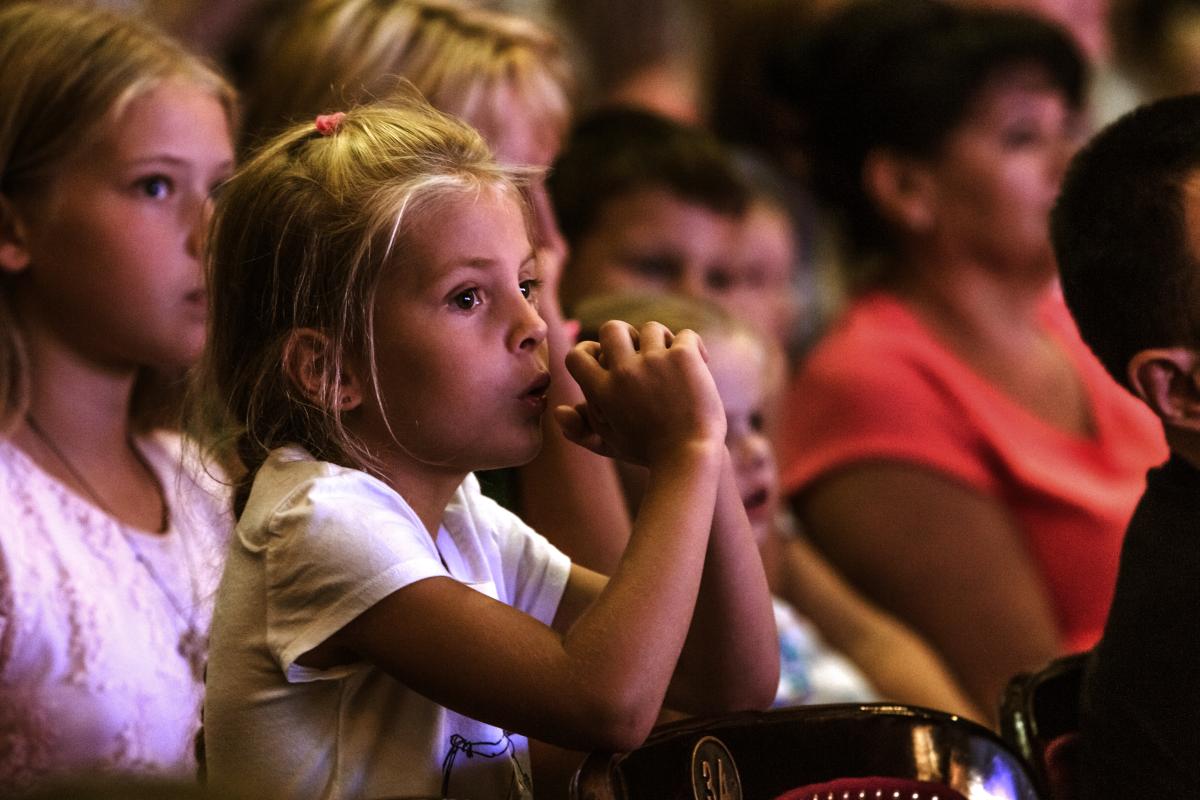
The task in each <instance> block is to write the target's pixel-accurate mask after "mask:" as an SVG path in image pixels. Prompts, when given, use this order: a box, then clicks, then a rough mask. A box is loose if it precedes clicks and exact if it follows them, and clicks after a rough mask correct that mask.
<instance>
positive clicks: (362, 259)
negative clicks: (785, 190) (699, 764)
mask: <svg viewBox="0 0 1200 800" xmlns="http://www.w3.org/2000/svg"><path fill="white" fill-rule="evenodd" d="M521 199H522V195H521V193H520V191H519V189H518V188H517V184H516V176H515V175H514V173H513V172H511V171H509V170H505V169H502V168H500V167H498V166H497V165H496V164H495V163H494V162H493V161H492V160H491V157H490V155H489V153H488V151H487V149H486V147H485V146H484V144H483V142H482V140H481V139H480V138H479V136H478V135H477V134H476V133H475V132H474V131H472V130H471V129H469V128H467V127H466V126H465V125H463V124H462V123H460V122H458V121H456V120H454V119H453V118H450V117H448V116H444V115H442V114H440V113H438V112H436V111H434V110H433V109H432V108H431V107H429V106H428V105H427V104H425V103H424V102H423V101H420V100H419V99H415V98H411V97H410V98H406V99H404V101H403V102H401V103H399V104H398V105H395V106H366V107H362V108H358V109H355V110H352V111H350V112H349V113H348V114H345V115H342V114H335V115H332V116H323V117H319V118H317V120H316V122H315V123H309V124H302V125H299V126H297V127H295V128H293V129H292V130H290V131H288V132H286V133H284V134H282V135H281V136H280V137H279V138H278V139H276V140H275V141H273V142H272V143H270V144H268V145H267V146H266V147H265V148H264V149H263V150H262V151H261V152H260V153H259V154H258V155H257V156H255V157H254V158H253V159H252V160H251V161H250V163H248V164H247V165H246V166H245V167H244V168H243V170H242V171H241V172H240V173H239V174H238V175H237V176H236V177H235V178H234V179H233V180H231V181H230V183H229V184H228V185H227V187H226V190H225V192H224V193H223V195H222V201H221V203H220V204H219V206H218V210H217V220H216V228H215V233H214V244H213V250H212V266H211V274H210V279H211V286H210V288H211V296H212V298H213V308H212V314H213V315H214V319H221V320H222V321H223V324H222V325H221V326H218V327H217V328H215V329H214V331H213V336H212V339H211V342H210V349H209V351H208V355H207V357H206V370H205V379H206V381H207V384H208V387H209V389H210V394H211V395H212V397H214V398H219V399H220V400H221V401H222V403H223V408H224V410H225V412H226V415H227V421H228V422H229V423H231V424H232V426H233V433H234V441H235V442H236V446H237V451H238V453H239V454H240V456H241V458H242V460H243V461H244V462H245V464H246V466H247V467H248V474H247V476H246V480H245V481H244V482H243V483H242V484H241V485H239V486H238V487H237V491H236V494H235V507H236V510H237V511H238V513H239V517H240V519H239V522H238V527H237V531H236V541H235V543H234V546H233V548H232V549H231V552H230V560H229V564H228V567H227V569H226V572H225V577H224V579H223V583H222V586H221V589H220V592H219V594H218V601H217V611H216V616H215V622H214V632H213V653H212V659H211V663H210V668H209V683H208V690H209V693H208V697H207V701H206V717H205V739H206V743H207V747H208V754H209V775H210V778H211V779H212V780H213V781H214V782H218V783H223V784H231V783H237V784H238V785H240V786H242V787H243V788H244V789H245V790H246V791H247V792H248V793H249V794H250V796H288V797H319V796H355V797H360V796H367V797H372V796H375V797H377V796H384V795H388V796H396V795H401V796H404V795H413V794H416V795H429V794H434V793H439V792H440V793H441V795H450V796H456V797H484V798H487V797H527V796H529V793H530V790H529V781H528V776H527V766H526V765H527V762H526V758H525V754H524V740H523V738H522V736H518V735H517V734H518V733H520V734H526V735H535V736H538V737H539V738H542V739H544V740H547V741H550V742H554V743H558V744H564V745H572V746H575V747H581V748H585V749H591V748H605V749H614V750H622V749H628V748H631V747H634V746H636V745H637V744H639V743H640V742H641V741H642V739H643V738H644V737H645V735H646V734H647V732H648V730H649V728H650V726H651V725H652V723H653V722H654V719H655V717H656V715H657V713H658V711H659V709H660V707H661V706H662V704H663V703H664V702H668V703H669V704H671V705H672V706H674V707H679V708H682V709H684V710H689V711H693V712H699V711H707V712H714V711H720V710H727V709H734V708H748V707H755V706H761V705H766V704H767V703H768V702H769V701H770V697H771V695H772V693H773V691H774V684H775V680H776V674H777V667H778V656H777V654H776V650H775V642H774V636H773V630H772V621H771V616H770V613H771V612H770V604H769V599H768V595H767V590H766V583H765V577H764V576H763V573H762V566H761V562H760V560H759V558H758V556H757V553H756V552H755V550H754V541H753V537H752V535H751V533H750V530H749V526H748V524H747V522H746V520H745V515H744V512H743V511H742V510H741V504H740V502H739V498H738V496H737V490H736V486H735V483H734V479H733V474H732V469H731V466H730V463H729V458H728V455H727V454H726V451H725V448H724V444H723V440H724V433H725V431H724V428H725V426H724V415H723V414H722V413H721V407H720V400H719V398H718V397H717V394H716V391H715V389H714V388H713V385H712V379H711V377H710V376H709V374H708V371H707V369H706V368H705V366H704V362H703V351H702V348H701V345H700V343H699V341H698V339H697V338H696V336H695V334H692V333H690V332H681V333H679V334H678V335H676V336H673V337H672V336H670V335H668V333H667V331H666V330H665V329H664V328H662V327H661V326H657V325H648V326H644V327H642V328H640V329H638V330H633V329H631V328H629V327H628V326H623V325H617V324H614V325H611V326H607V327H605V328H604V330H603V332H602V336H601V344H600V345H596V346H593V347H583V348H580V349H577V350H575V351H573V352H572V354H571V356H570V358H569V364H570V366H571V369H572V372H573V374H574V375H575V376H576V378H577V379H578V380H579V381H580V383H581V384H582V386H583V388H584V390H585V393H586V394H587V398H588V399H587V402H586V403H581V404H579V405H578V406H576V407H573V408H570V407H560V408H559V409H557V417H558V419H559V421H560V423H561V424H563V426H564V428H565V429H566V430H567V431H568V432H569V435H570V436H571V437H572V438H573V439H574V440H575V441H577V442H580V443H583V444H586V445H587V446H589V447H591V448H593V449H596V450H598V451H602V452H605V453H610V454H615V455H620V456H623V457H626V458H629V459H632V460H636V461H638V462H640V463H643V464H645V465H646V466H647V468H648V469H649V470H650V478H649V485H648V489H647V495H646V500H645V502H644V503H643V505H642V507H641V512H640V514H639V516H638V519H637V522H636V523H635V527H634V533H633V536H632V540H631V543H630V546H629V548H628V550H627V554H626V557H625V558H624V559H623V560H622V562H621V564H620V566H619V567H618V569H617V571H616V573H615V574H614V576H613V578H612V579H611V580H606V579H605V578H603V577H601V576H599V575H597V574H596V573H593V572H590V571H589V570H587V569H584V568H582V567H578V566H572V565H571V564H570V563H569V562H568V561H567V560H566V558H565V557H564V556H563V555H561V554H560V553H559V552H558V551H556V550H555V549H554V548H552V547H551V546H550V545H549V544H548V543H547V542H546V541H545V540H544V539H542V538H541V537H540V536H538V535H537V534H535V533H533V532H532V531H531V530H530V529H528V528H527V527H526V526H525V525H524V524H523V523H521V522H520V521H519V520H518V519H517V518H516V517H514V516H512V515H511V514H509V513H507V512H505V511H503V510H502V509H500V508H499V507H498V506H497V505H495V504H494V503H492V502H491V501H489V500H487V499H485V498H484V497H483V496H482V495H481V494H480V492H479V487H478V483H477V481H476V480H475V479H474V477H473V476H472V475H471V472H472V470H476V469H482V468H494V467H502V466H507V465H512V464H519V463H523V462H525V461H527V460H529V459H530V458H532V457H533V456H534V455H535V454H536V453H537V450H538V447H539V446H540V443H541V416H542V413H543V411H544V408H545V404H546V401H545V394H546V391H547V388H548V380H549V373H548V371H547V364H546V361H547V354H546V347H545V340H546V325H545V323H544V322H543V321H542V319H541V318H540V317H539V316H538V313H537V308H536V295H537V281H536V280H535V270H536V266H535V260H534V256H533V252H532V248H531V245H530V240H529V235H528V227H527V214H526V209H525V208H524V206H523V204H522V200H521ZM710 528H711V529H712V535H711V536H710V534H709V531H710ZM664 565H670V568H669V569H664ZM693 617H694V618H695V620H696V624H695V625H694V626H692V627H691V629H690V630H689V623H690V622H691V620H692V619H693ZM685 638H686V640H687V646H686V647H685V646H684V644H685ZM681 654H682V655H681ZM677 662H678V663H679V666H680V669H679V673H678V675H677V676H676V677H675V678H674V679H673V678H672V676H673V675H674V674H675V672H676V664H677Z"/></svg>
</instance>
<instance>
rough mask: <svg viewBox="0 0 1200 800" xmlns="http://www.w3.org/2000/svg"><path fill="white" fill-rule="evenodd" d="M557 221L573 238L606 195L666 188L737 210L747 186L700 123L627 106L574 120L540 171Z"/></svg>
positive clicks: (709, 205)
mask: <svg viewBox="0 0 1200 800" xmlns="http://www.w3.org/2000/svg"><path fill="white" fill-rule="evenodd" d="M547 185H548V187H549V189H550V196H551V199H552V201H553V203H554V212H555V215H556V216H557V217H558V224H559V227H560V228H561V229H562V232H563V235H564V236H565V237H566V239H567V241H568V242H569V243H570V244H572V245H575V244H576V243H577V242H578V241H579V240H580V239H581V238H582V237H583V236H585V235H587V232H588V231H589V230H590V229H591V228H592V225H593V224H594V223H595V221H596V219H597V217H598V216H599V214H600V213H601V212H602V210H603V208H604V206H605V204H606V203H608V202H609V201H610V200H612V199H614V198H617V197H621V196H623V195H627V194H630V193H632V192H635V191H638V190H641V189H666V190H667V191H669V192H670V193H671V194H673V195H676V196H677V197H679V198H680V199H681V200H684V201H686V202H688V203H691V204H695V205H698V206H701V207H703V208H706V209H709V210H710V211H714V212H716V213H719V214H726V215H730V216H740V215H741V214H742V213H743V212H744V211H745V209H746V206H747V205H748V204H749V201H750V192H749V189H748V188H747V186H746V185H745V184H744V182H743V181H742V179H741V178H740V177H739V176H738V173H737V170H736V168H735V166H734V164H733V161H732V159H731V158H730V155H729V154H728V153H727V152H726V151H725V150H724V148H722V146H721V144H720V143H719V142H718V141H717V139H716V138H715V137H713V136H712V135H711V134H709V133H707V132H706V131H704V130H702V129H701V128H697V127H692V126H689V125H685V124H683V123H680V122H676V121H674V120H671V119H668V118H666V117H662V116H659V115H657V114H654V113H652V112H649V111H642V110H638V109H633V108H608V109H603V110H600V111H597V112H595V113H593V114H591V115H589V116H588V117H586V118H584V119H582V120H580V122H579V124H577V125H576V126H575V128H574V129H573V130H572V131H571V133H570V135H569V136H568V138H567V141H566V143H565V145H564V147H563V150H562V153H561V154H560V155H559V157H558V160H557V161H556V162H555V163H554V169H553V171H552V172H551V173H550V175H549V177H548V178H547Z"/></svg>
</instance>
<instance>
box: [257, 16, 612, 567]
mask: <svg viewBox="0 0 1200 800" xmlns="http://www.w3.org/2000/svg"><path fill="white" fill-rule="evenodd" d="M400 77H403V78H405V79H407V80H409V81H411V82H412V83H413V85H414V86H416V88H417V89H418V90H419V91H420V92H421V93H422V94H424V95H425V97H426V98H427V99H428V100H429V102H430V103H431V104H432V105H433V106H434V107H435V108H437V109H438V110H440V111H443V112H445V113H448V114H452V115H454V116H457V117H459V118H461V119H463V120H464V121H465V122H467V123H468V124H469V125H471V126H472V127H474V128H475V129H476V130H478V131H479V132H480V133H481V134H482V135H483V138H484V140H485V141H486V142H487V143H488V145H489V146H490V148H491V150H492V152H493V153H494V154H495V155H496V158H497V160H498V161H500V163H502V164H506V165H510V166H511V165H525V166H534V167H547V166H549V164H550V163H551V161H553V160H554V158H555V157H556V155H557V153H558V150H559V146H560V141H561V139H562V137H563V135H564V134H565V131H566V127H567V124H568V121H569V117H570V110H571V107H570V99H571V96H572V94H573V90H574V81H573V76H572V72H571V69H570V65H569V64H568V61H567V58H566V55H565V53H564V51H563V48H562V46H561V44H560V42H559V40H558V38H557V37H556V36H555V35H554V34H553V33H552V32H551V31H549V30H547V29H545V28H543V27H541V26H539V25H538V24H537V23H535V22H532V21H530V20H528V19H524V18H521V17H517V16H513V15H510V14H504V13H500V12H496V11H489V10H485V9H481V8H478V7H475V4H473V3H469V2H454V0H373V1H369V0H307V2H304V3H302V4H300V5H299V6H298V7H297V8H296V9H295V11H294V12H293V14H292V15H291V16H290V17H289V19H288V20H287V22H286V23H285V24H284V25H283V26H282V28H281V31H280V32H279V34H278V35H277V36H276V37H275V38H273V39H272V40H270V41H269V42H268V44H266V45H265V46H264V48H263V50H262V52H261V54H260V64H259V68H258V70H257V72H256V78H255V80H254V81H253V82H252V83H251V85H250V86H249V88H248V90H247V101H246V104H247V106H248V108H249V112H248V113H249V117H250V124H249V125H248V126H247V128H248V130H249V131H250V132H251V133H250V136H249V137H248V138H250V140H251V141H257V140H260V139H261V133H262V132H273V131H275V130H278V129H279V127H281V126H282V125H284V124H286V123H287V122H288V121H290V120H295V119H312V118H313V116H314V115H316V114H319V113H325V112H329V111H334V110H337V109H339V108H342V107H344V106H345V105H346V104H347V103H348V102H352V101H358V100H367V99H370V98H373V97H378V96H382V95H385V94H386V93H387V92H388V90H389V89H391V88H392V87H394V86H395V84H396V82H397V80H398V79H399V78H400ZM256 132H258V133H257V134H256ZM525 191H526V193H527V194H528V196H529V201H530V204H531V205H532V207H533V209H534V217H533V218H534V238H535V246H536V250H537V255H538V278H539V280H541V281H542V292H541V301H540V304H539V311H540V313H541V315H542V318H543V319H545V321H546V324H547V326H548V330H547V338H548V339H549V347H550V370H551V373H552V375H553V376H554V381H553V383H552V384H551V388H550V402H551V404H552V405H553V404H567V405H574V404H575V403H578V402H580V401H581V400H582V399H583V398H582V396H581V395H580V394H579V392H578V387H576V385H575V382H574V381H572V380H571V379H570V376H569V375H568V374H567V370H566V363H565V357H566V353H567V351H568V350H569V349H570V347H571V345H572V344H574V338H573V335H572V334H571V332H570V330H569V328H568V326H567V325H566V324H564V321H563V314H562V310H561V308H560V306H559V301H558V294H559V292H558V286H559V277H560V274H561V267H562V263H563V260H564V258H565V255H566V246H565V243H564V242H563V240H562V237H561V235H560V233H559V230H558V225H557V223H556V221H555V219H554V213H553V211H552V210H551V207H550V203H549V199H548V196H547V194H546V191H545V187H544V183H543V180H542V177H541V175H540V173H539V174H534V175H531V176H530V179H529V181H528V183H527V185H526V187H525ZM542 433H543V440H544V447H543V449H542V452H541V453H539V455H538V457H537V458H535V459H534V460H533V461H532V462H530V463H529V464H526V465H525V466H523V467H522V468H521V469H520V470H519V475H517V476H516V478H515V479H514V476H513V474H512V472H513V471H509V472H508V473H505V474H501V475H492V476H488V477H489V479H490V480H489V484H488V486H489V491H491V492H492V493H493V494H496V495H499V496H502V497H505V496H507V497H508V498H509V499H510V504H511V505H514V506H516V507H518V508H519V510H520V513H521V515H522V517H523V518H524V519H525V521H526V522H528V523H529V524H530V525H532V526H533V527H535V528H536V529H537V530H539V531H540V532H542V533H543V534H545V535H546V536H548V537H549V538H550V539H551V540H553V541H554V542H555V544H556V545H558V546H559V547H561V548H563V549H564V551H565V552H567V554H568V555H570V556H571V558H572V559H573V560H576V561H579V562H580V563H583V564H585V565H587V566H589V567H592V568H593V569H596V568H601V567H603V568H604V569H607V568H608V567H609V566H610V565H611V564H612V563H615V559H616V557H617V556H618V555H619V552H614V551H613V550H612V548H611V547H610V546H608V545H607V544H606V543H607V542H609V541H611V540H612V535H613V533H614V532H615V534H616V537H617V538H616V540H617V541H624V540H625V539H626V538H628V535H629V525H630V522H629V518H628V516H627V515H626V514H625V512H624V507H623V503H622V501H621V495H620V488H619V486H618V485H617V480H616V475H615V473H614V471H613V469H612V465H611V464H609V463H607V462H606V461H605V460H604V459H602V458H599V457H597V456H595V455H593V454H592V453H590V452H588V451H586V450H583V449H582V448H578V447H575V446H574V445H573V444H571V443H570V442H568V441H567V440H566V439H565V438H563V436H562V434H561V432H560V431H559V429H558V426H556V425H554V424H553V423H552V420H551V419H550V417H549V415H547V417H546V424H545V425H544V426H543V432H542ZM496 487H498V489H497V488H496Z"/></svg>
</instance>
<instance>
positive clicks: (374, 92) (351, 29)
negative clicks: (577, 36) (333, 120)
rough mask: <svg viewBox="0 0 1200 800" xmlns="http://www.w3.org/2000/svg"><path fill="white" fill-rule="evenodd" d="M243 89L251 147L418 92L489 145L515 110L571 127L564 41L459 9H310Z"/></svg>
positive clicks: (421, 0)
mask: <svg viewBox="0 0 1200 800" xmlns="http://www.w3.org/2000/svg"><path fill="white" fill-rule="evenodd" d="M254 75H255V77H254V79H253V80H252V81H251V82H250V83H249V85H248V86H247V87H246V94H247V107H248V112H247V116H248V121H247V125H246V131H247V134H248V137H247V140H248V143H249V144H251V145H253V144H256V143H257V142H258V141H259V140H261V138H262V137H264V136H269V135H271V134H273V133H275V132H277V131H278V130H280V129H281V128H283V127H284V126H286V125H287V124H289V123H290V122H292V121H295V120H297V119H310V118H311V117H312V116H313V115H315V114H319V113H325V112H329V111H334V110H336V109H338V108H343V107H345V106H347V105H353V104H355V103H362V102H369V101H371V100H373V99H376V98H378V97H381V96H386V95H387V94H389V93H390V92H391V91H392V90H393V89H394V88H395V87H396V85H397V82H398V80H399V79H404V80H407V81H409V82H411V83H412V84H413V85H414V86H416V87H417V89H418V90H419V91H420V92H421V93H422V94H424V95H425V97H426V98H427V99H428V100H429V102H430V103H432V104H433V105H434V106H435V107H436V108H438V109H440V110H442V111H444V112H446V113H449V114H453V115H455V116H457V117H461V118H462V119H464V120H466V121H467V122H468V123H470V124H471V125H473V126H474V127H476V128H478V129H480V130H481V131H482V132H483V133H484V135H485V137H487V138H488V139H489V141H495V139H494V138H493V136H494V135H495V134H496V133H497V129H498V128H499V127H500V126H503V125H504V124H505V116H506V114H509V113H512V109H511V108H508V106H509V105H511V104H512V103H513V102H520V103H522V104H523V105H524V106H525V111H526V113H529V114H532V115H533V116H534V118H535V122H536V123H539V124H540V126H541V127H543V128H546V129H562V128H564V127H565V125H566V122H567V118H568V115H569V108H570V100H569V97H570V94H571V93H572V91H573V81H572V78H571V69H570V66H569V64H568V61H567V58H566V56H565V54H564V53H563V51H562V48H561V46H560V43H559V40H558V38H557V37H556V36H555V35H554V34H553V33H552V32H550V31H549V30H547V29H545V28H543V27H541V26H540V25H538V24H537V23H535V22H533V21H531V20H528V19H524V18H522V17H518V16H514V15H510V14H504V13H501V12H498V11H490V10H487V9H482V8H478V7H476V6H474V5H471V4H469V3H466V2H455V0H307V2H304V3H303V4H302V5H301V6H300V7H299V8H298V9H296V11H295V12H294V14H293V16H291V17H290V18H289V19H288V21H287V22H286V23H285V24H284V25H283V27H282V29H281V30H280V31H279V33H278V34H277V36H276V38H275V39H274V40H273V41H271V42H269V43H268V44H267V46H266V47H265V48H264V50H263V51H262V52H261V53H260V58H259V63H258V65H257V68H256V69H255V71H254Z"/></svg>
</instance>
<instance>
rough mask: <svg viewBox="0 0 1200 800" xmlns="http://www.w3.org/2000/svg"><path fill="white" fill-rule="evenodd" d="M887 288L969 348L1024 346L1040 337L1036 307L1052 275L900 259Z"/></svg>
mask: <svg viewBox="0 0 1200 800" xmlns="http://www.w3.org/2000/svg"><path fill="white" fill-rule="evenodd" d="M901 264H902V268H900V269H897V270H895V273H894V274H896V275H898V276H900V277H899V278H898V279H896V280H895V281H892V282H891V283H889V284H888V286H887V288H888V289H890V290H891V291H893V292H895V293H896V294H897V295H899V296H900V297H902V298H904V299H905V300H906V301H908V302H909V303H910V304H911V305H912V307H913V308H914V310H915V311H916V312H917V314H918V315H920V316H921V318H922V319H924V320H925V321H926V322H927V323H928V324H930V325H932V326H933V327H934V328H935V329H936V330H939V331H941V332H943V333H946V334H947V335H948V336H949V337H950V338H952V339H955V340H959V341H960V342H963V343H964V344H970V345H971V346H973V347H981V346H982V347H985V348H986V349H992V348H995V347H1000V348H1005V347H1006V346H1016V347H1023V346H1027V345H1028V343H1029V340H1030V338H1031V337H1033V338H1039V337H1041V336H1042V335H1043V327H1042V324H1041V321H1040V318H1039V316H1040V311H1041V308H1042V304H1043V302H1044V301H1045V299H1046V293H1047V292H1048V291H1049V289H1050V287H1051V286H1052V283H1053V275H1052V273H1049V272H1046V273H1044V274H1039V273H1037V272H1033V271H1031V272H1029V273H1018V274H1010V273H1005V272H1003V271H1000V270H993V269H989V268H988V267H986V266H983V265H980V264H977V263H974V262H971V261H967V260H958V261H956V262H950V261H948V260H934V259H926V260H922V259H921V258H920V257H918V256H913V257H909V258H906V259H904V260H903V261H902V262H901Z"/></svg>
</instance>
